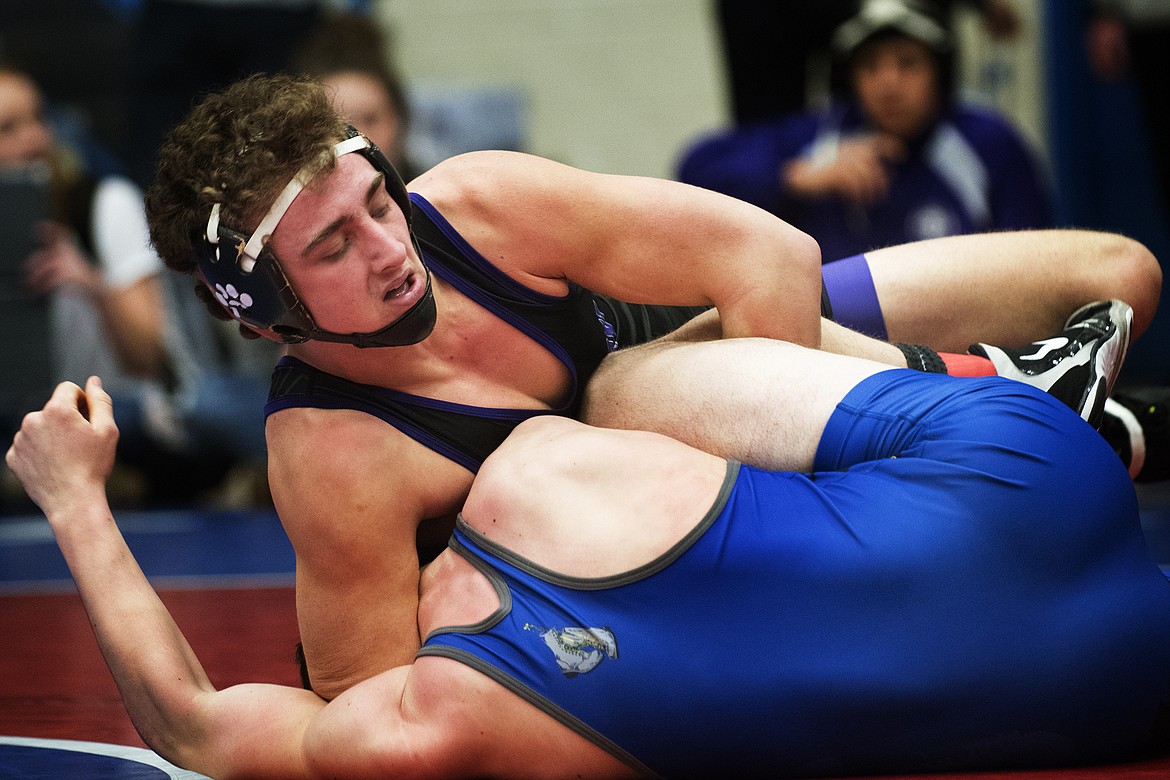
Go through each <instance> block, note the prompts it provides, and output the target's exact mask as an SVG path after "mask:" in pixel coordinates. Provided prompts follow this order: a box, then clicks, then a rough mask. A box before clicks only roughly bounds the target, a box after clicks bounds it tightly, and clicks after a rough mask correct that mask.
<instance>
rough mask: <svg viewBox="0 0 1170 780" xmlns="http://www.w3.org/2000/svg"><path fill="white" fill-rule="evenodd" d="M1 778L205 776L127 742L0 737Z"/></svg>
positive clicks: (178, 779)
mask: <svg viewBox="0 0 1170 780" xmlns="http://www.w3.org/2000/svg"><path fill="white" fill-rule="evenodd" d="M0 777H3V778H28V779H30V780H31V778H43V780H50V778H51V780H60V779H61V778H93V779H96V778H103V779H104V780H199V779H201V778H203V775H200V774H197V773H195V772H188V771H186V770H183V769H179V768H178V767H176V766H174V765H172V764H169V763H167V762H166V761H163V760H162V759H161V758H159V757H158V755H157V754H155V753H153V752H151V751H149V750H143V749H141V748H135V747H128V746H125V745H106V744H103V743H99V742H74V741H71V740H63V739H26V738H22V737H0Z"/></svg>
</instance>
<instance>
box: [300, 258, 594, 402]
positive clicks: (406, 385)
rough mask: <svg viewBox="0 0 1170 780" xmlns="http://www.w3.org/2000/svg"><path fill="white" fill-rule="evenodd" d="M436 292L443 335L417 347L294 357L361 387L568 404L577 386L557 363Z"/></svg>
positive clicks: (456, 296) (455, 297)
mask: <svg viewBox="0 0 1170 780" xmlns="http://www.w3.org/2000/svg"><path fill="white" fill-rule="evenodd" d="M433 286H434V293H435V306H436V309H437V312H438V313H437V316H436V320H435V327H434V330H433V331H431V334H430V335H429V336H427V337H426V338H425V339H423V340H422V341H420V342H419V343H417V344H412V345H410V346H406V347H375V348H370V349H359V348H357V347H354V346H351V345H348V344H332V343H328V342H323V341H307V342H305V343H303V344H293V345H290V346H289V348H288V354H290V355H292V356H293V357H296V358H299V359H301V360H303V361H305V362H306V363H308V364H310V365H312V366H315V367H316V368H319V369H321V370H322V371H327V372H329V373H331V374H335V375H337V376H341V377H344V378H346V379H349V380H352V381H354V382H361V383H363V384H369V385H376V386H379V387H385V388H390V389H393V390H398V391H400V392H403V393H410V394H412V395H418V396H424V397H427V398H435V399H438V400H444V401H451V402H455V403H465V404H470V405H476V406H493V407H500V408H549V407H552V406H556V405H558V404H559V403H561V402H563V398H564V395H565V394H566V393H567V392H568V391H569V387H570V383H571V381H572V379H571V377H570V375H569V372H568V370H567V369H566V368H565V367H564V365H563V364H562V363H561V362H560V361H559V359H558V358H557V357H556V356H554V355H553V354H552V353H550V352H549V351H548V350H547V349H546V348H545V347H543V346H541V345H540V344H538V343H537V342H535V341H533V340H532V339H531V338H530V337H529V336H527V335H525V334H524V333H522V332H521V331H519V330H517V329H516V328H515V327H513V326H512V325H510V324H508V323H507V322H505V321H504V320H502V319H500V318H499V317H497V316H495V315H494V314H492V313H490V312H488V311H487V310H486V309H484V308H483V307H481V306H479V305H478V304H476V303H475V302H473V301H471V300H470V299H469V298H467V297H466V296H464V295H463V294H462V293H460V292H459V291H458V290H456V289H454V288H452V287H450V286H449V285H447V284H445V283H444V282H443V281H442V280H439V279H436V280H435V281H434V282H433ZM517 366H523V367H525V369H526V370H524V371H520V372H518V371H517V370H516V367H517Z"/></svg>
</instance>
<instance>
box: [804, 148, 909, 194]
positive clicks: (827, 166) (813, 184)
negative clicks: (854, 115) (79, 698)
mask: <svg viewBox="0 0 1170 780" xmlns="http://www.w3.org/2000/svg"><path fill="white" fill-rule="evenodd" d="M905 155H906V147H905V145H904V144H903V143H902V142H901V141H900V140H898V139H897V138H895V137H894V136H891V135H884V134H875V135H869V136H864V137H861V138H850V139H847V140H844V141H842V142H841V143H840V145H839V146H838V148H837V156H836V157H835V158H834V159H833V160H832V161H831V162H828V163H824V164H821V163H814V162H812V161H809V160H799V161H793V162H792V163H790V164H789V165H788V166H786V167H785V169H784V173H783V176H784V180H785V183H786V185H787V187H788V189H789V190H791V191H792V192H794V193H796V194H797V195H801V196H803V197H825V196H836V197H840V198H844V199H845V200H848V201H851V202H853V203H859V204H861V205H867V204H870V203H876V202H877V201H880V200H882V199H883V198H885V196H886V193H887V192H888V191H889V188H890V173H889V165H890V164H891V163H896V162H898V161H900V160H902V159H903V158H904V157H905Z"/></svg>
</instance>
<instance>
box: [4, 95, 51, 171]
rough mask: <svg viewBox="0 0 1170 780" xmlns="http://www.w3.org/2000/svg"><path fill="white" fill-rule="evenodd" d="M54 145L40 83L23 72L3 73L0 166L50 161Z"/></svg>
mask: <svg viewBox="0 0 1170 780" xmlns="http://www.w3.org/2000/svg"><path fill="white" fill-rule="evenodd" d="M52 144H53V136H52V133H51V132H50V131H49V126H48V125H47V124H46V123H45V119H44V107H43V105H42V101H41V93H40V91H39V90H38V89H37V88H36V85H35V84H33V83H32V82H31V81H29V80H28V79H27V78H25V77H24V76H22V75H20V74H17V73H7V72H0V167H4V168H12V167H16V166H21V165H28V164H29V163H33V162H40V161H44V160H47V159H48V157H49V151H50V150H51V148H52Z"/></svg>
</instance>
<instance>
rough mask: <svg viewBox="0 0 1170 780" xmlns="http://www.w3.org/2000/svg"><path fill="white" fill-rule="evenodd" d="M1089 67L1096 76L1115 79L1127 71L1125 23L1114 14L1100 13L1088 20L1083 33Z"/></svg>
mask: <svg viewBox="0 0 1170 780" xmlns="http://www.w3.org/2000/svg"><path fill="white" fill-rule="evenodd" d="M1085 53H1086V54H1087V55H1088V58H1089V67H1091V68H1092V69H1093V72H1094V73H1095V74H1097V77H1098V78H1101V79H1104V80H1105V81H1116V80H1118V79H1120V78H1122V77H1123V76H1125V74H1126V73H1128V72H1129V43H1128V42H1127V41H1126V33H1125V25H1124V24H1123V23H1122V21H1121V20H1120V19H1118V18H1117V17H1114V16H1108V15H1102V16H1098V17H1096V18H1094V19H1093V20H1092V21H1091V22H1089V28H1088V30H1087V31H1086V33H1085Z"/></svg>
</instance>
